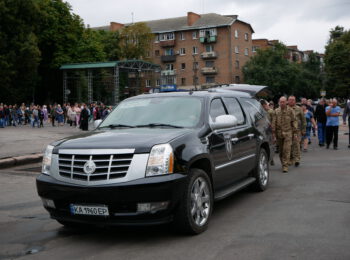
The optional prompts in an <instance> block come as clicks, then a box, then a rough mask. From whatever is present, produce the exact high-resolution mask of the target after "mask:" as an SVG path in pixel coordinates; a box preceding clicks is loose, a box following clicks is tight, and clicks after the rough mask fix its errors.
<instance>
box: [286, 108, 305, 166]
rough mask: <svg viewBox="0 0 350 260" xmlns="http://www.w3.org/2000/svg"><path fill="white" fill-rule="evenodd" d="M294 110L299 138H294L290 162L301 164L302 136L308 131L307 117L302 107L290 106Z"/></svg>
mask: <svg viewBox="0 0 350 260" xmlns="http://www.w3.org/2000/svg"><path fill="white" fill-rule="evenodd" d="M290 108H291V109H293V110H294V114H295V118H296V120H297V126H298V130H297V135H298V139H293V142H292V152H291V154H290V163H291V164H294V163H297V164H298V165H299V163H300V140H301V137H302V136H303V135H304V134H305V133H306V119H305V115H304V112H303V110H302V109H301V107H299V106H297V105H294V106H293V107H290Z"/></svg>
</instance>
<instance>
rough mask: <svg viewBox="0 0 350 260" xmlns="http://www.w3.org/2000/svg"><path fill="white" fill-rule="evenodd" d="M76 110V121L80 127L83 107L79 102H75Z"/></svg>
mask: <svg viewBox="0 0 350 260" xmlns="http://www.w3.org/2000/svg"><path fill="white" fill-rule="evenodd" d="M74 111H75V113H76V116H75V121H76V123H77V127H79V125H80V113H81V108H80V107H79V104H78V103H75V106H74Z"/></svg>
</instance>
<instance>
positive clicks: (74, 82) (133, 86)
mask: <svg viewBox="0 0 350 260" xmlns="http://www.w3.org/2000/svg"><path fill="white" fill-rule="evenodd" d="M60 69H61V70H62V71H63V101H64V103H67V102H73V103H74V102H86V103H92V102H94V101H100V102H103V103H105V104H108V105H117V104H118V103H119V102H120V101H121V100H122V99H124V98H126V97H129V96H133V95H138V94H141V93H143V92H145V91H148V90H149V89H150V88H152V87H155V86H156V85H157V83H156V82H157V81H159V78H160V72H161V68H160V66H159V65H156V64H153V63H150V62H146V61H143V60H123V61H110V62H98V63H75V64H64V65H62V66H61V67H60Z"/></svg>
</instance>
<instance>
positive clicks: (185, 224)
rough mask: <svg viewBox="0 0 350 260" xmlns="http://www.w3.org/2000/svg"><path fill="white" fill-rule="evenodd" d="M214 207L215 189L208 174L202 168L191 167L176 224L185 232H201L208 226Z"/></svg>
mask: <svg viewBox="0 0 350 260" xmlns="http://www.w3.org/2000/svg"><path fill="white" fill-rule="evenodd" d="M212 209H213V191H212V187H211V182H210V180H209V177H208V175H207V174H206V173H205V172H204V171H203V170H201V169H191V171H190V175H189V178H188V180H187V183H186V188H185V192H184V194H183V197H182V199H181V202H180V205H179V208H178V210H177V213H176V216H175V223H176V225H177V226H178V227H179V228H180V229H181V230H182V231H184V232H185V233H189V234H193V235H195V234H200V233H202V232H203V231H205V230H206V229H207V228H208V223H209V219H210V216H211V212H212Z"/></svg>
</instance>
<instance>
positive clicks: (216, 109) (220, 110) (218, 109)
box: [210, 98, 226, 122]
mask: <svg viewBox="0 0 350 260" xmlns="http://www.w3.org/2000/svg"><path fill="white" fill-rule="evenodd" d="M221 115H226V110H225V107H224V105H223V104H222V101H221V99H218V98H216V99H213V101H211V104H210V117H211V119H212V120H213V121H214V122H215V118H216V117H218V116H221Z"/></svg>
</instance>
